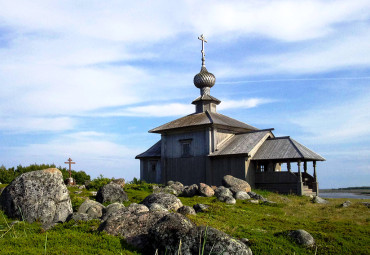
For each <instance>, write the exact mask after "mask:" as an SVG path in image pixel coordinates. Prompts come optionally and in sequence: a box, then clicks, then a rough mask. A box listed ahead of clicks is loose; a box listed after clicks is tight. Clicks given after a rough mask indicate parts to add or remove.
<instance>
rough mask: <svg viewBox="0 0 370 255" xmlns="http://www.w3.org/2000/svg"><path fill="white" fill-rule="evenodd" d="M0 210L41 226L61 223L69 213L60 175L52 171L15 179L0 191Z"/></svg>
mask: <svg viewBox="0 0 370 255" xmlns="http://www.w3.org/2000/svg"><path fill="white" fill-rule="evenodd" d="M0 207H1V208H2V210H3V211H4V212H5V213H6V214H7V215H8V217H12V218H18V219H24V220H26V221H28V222H33V221H40V222H41V223H42V224H43V225H44V226H48V225H52V224H54V223H57V222H64V221H65V220H66V219H67V217H68V216H69V215H70V214H71V213H72V212H73V210H72V203H71V199H70V197H69V192H68V189H67V187H66V185H65V184H64V182H63V176H62V172H61V171H59V170H58V169H56V168H49V169H45V170H39V171H33V172H28V173H24V174H21V175H20V176H18V177H17V178H15V179H14V180H13V181H12V182H11V183H10V184H9V185H8V186H7V187H6V188H5V189H4V191H3V192H2V194H1V196H0Z"/></svg>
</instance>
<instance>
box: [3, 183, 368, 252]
mask: <svg viewBox="0 0 370 255" xmlns="http://www.w3.org/2000/svg"><path fill="white" fill-rule="evenodd" d="M69 190H70V193H71V199H72V203H73V207H74V209H77V208H78V206H79V205H80V204H81V203H82V202H83V201H84V199H86V198H87V197H90V199H92V198H93V197H91V194H90V191H86V190H83V192H82V193H81V194H75V193H74V191H75V190H78V189H76V188H69ZM125 191H126V193H127V194H128V197H129V199H130V201H129V202H125V203H124V204H125V205H128V204H130V203H132V202H135V203H139V202H141V201H142V200H143V199H144V198H145V197H146V196H147V195H149V194H151V193H152V185H151V184H145V183H144V184H127V185H126V186H125ZM257 193H259V194H261V195H263V196H265V197H266V198H268V199H269V200H272V201H275V202H277V203H276V204H273V205H267V204H252V203H249V202H246V201H237V203H236V205H226V204H225V203H222V202H219V201H217V199H216V198H214V197H212V198H205V197H198V196H196V197H192V198H182V197H181V198H180V199H181V201H182V202H183V204H184V205H189V206H193V205H195V204H197V203H203V204H208V205H210V210H209V211H208V212H205V213H198V214H197V215H194V216H189V217H190V218H191V220H192V221H193V222H195V223H196V224H197V225H205V226H211V227H214V228H217V229H219V230H222V231H224V232H226V233H228V234H230V235H231V236H233V237H235V238H248V239H249V240H250V243H251V249H252V251H253V254H315V252H316V251H315V249H312V250H309V249H305V248H303V247H301V246H299V245H297V244H295V243H293V242H291V240H289V239H288V238H287V237H286V235H284V233H285V232H286V231H288V230H294V229H305V230H306V231H308V232H309V233H311V234H312V235H313V237H314V238H315V240H316V243H317V254H369V252H368V251H369V250H370V245H369V244H370V227H369V223H370V214H369V209H368V208H367V207H365V206H364V205H362V204H360V203H359V202H364V201H367V202H369V201H370V200H369V199H367V200H359V199H349V200H350V201H351V202H352V205H351V206H350V207H348V208H339V207H338V205H339V204H341V203H342V202H344V201H345V200H348V199H328V200H329V201H330V204H327V205H321V204H313V203H311V202H310V200H309V198H308V197H299V196H294V195H278V194H275V193H271V192H267V191H257ZM10 222H12V220H10V219H7V218H6V217H5V216H4V217H3V216H2V215H1V214H0V237H1V236H2V235H3V234H4V233H5V232H6V231H8V232H6V234H5V235H4V236H3V237H1V238H0V249H1V252H0V253H1V254H45V253H44V251H45V245H46V254H140V253H138V252H137V251H136V250H135V249H134V248H133V247H130V246H128V245H127V244H126V243H125V241H124V240H123V239H121V238H119V237H114V236H109V235H107V234H105V233H100V232H97V230H96V229H97V227H98V225H99V222H98V221H90V222H87V223H75V222H73V221H71V222H68V223H64V224H59V225H57V226H56V227H55V228H53V229H51V230H49V231H47V237H46V233H45V232H43V231H42V229H41V227H40V225H39V224H38V223H33V224H28V223H24V222H19V223H17V224H14V227H9V226H10V225H9V226H8V225H7V224H10ZM46 238H47V239H46Z"/></svg>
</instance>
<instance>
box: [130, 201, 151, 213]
mask: <svg viewBox="0 0 370 255" xmlns="http://www.w3.org/2000/svg"><path fill="white" fill-rule="evenodd" d="M126 208H127V210H128V211H129V212H132V213H136V214H138V213H143V212H149V208H148V207H147V206H145V205H142V204H137V203H132V204H130V205H129V206H128V207H126Z"/></svg>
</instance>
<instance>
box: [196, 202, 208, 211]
mask: <svg viewBox="0 0 370 255" xmlns="http://www.w3.org/2000/svg"><path fill="white" fill-rule="evenodd" d="M193 208H194V210H195V212H197V213H198V212H206V211H208V209H209V205H205V204H196V205H194V206H193Z"/></svg>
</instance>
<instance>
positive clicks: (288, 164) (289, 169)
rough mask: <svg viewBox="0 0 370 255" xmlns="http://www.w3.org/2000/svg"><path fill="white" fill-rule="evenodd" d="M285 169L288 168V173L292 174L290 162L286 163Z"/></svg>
mask: <svg viewBox="0 0 370 255" xmlns="http://www.w3.org/2000/svg"><path fill="white" fill-rule="evenodd" d="M286 167H287V168H288V172H292V168H291V167H290V161H288V162H287V163H286Z"/></svg>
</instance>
